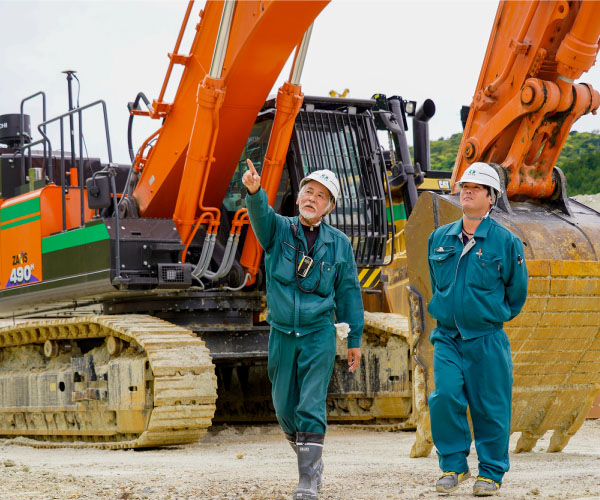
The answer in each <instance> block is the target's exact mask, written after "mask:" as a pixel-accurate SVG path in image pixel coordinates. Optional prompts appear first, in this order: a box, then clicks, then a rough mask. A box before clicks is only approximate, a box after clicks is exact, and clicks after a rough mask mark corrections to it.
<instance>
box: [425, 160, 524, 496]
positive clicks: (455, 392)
mask: <svg viewBox="0 0 600 500" xmlns="http://www.w3.org/2000/svg"><path fill="white" fill-rule="evenodd" d="M458 184H459V186H460V205H461V207H462V210H463V216H462V219H459V220H457V221H456V222H454V223H452V224H448V225H445V226H442V227H439V228H438V229H436V230H435V231H434V232H433V233H432V234H431V236H430V237H429V272H430V276H431V286H432V291H433V297H432V299H431V301H430V302H429V305H428V307H427V310H428V311H429V313H430V314H431V316H433V317H434V318H435V319H436V320H437V328H435V329H434V330H433V332H432V333H431V337H430V340H431V343H432V344H433V377H434V381H435V390H434V391H433V392H432V393H431V395H430V396H429V409H430V415H431V433H432V436H433V442H434V444H435V446H436V448H437V452H438V455H439V462H440V467H441V469H442V471H443V474H442V477H441V478H440V480H439V481H438V482H437V484H436V490H437V491H438V492H439V493H450V492H452V491H454V490H456V489H457V488H458V484H459V483H460V482H462V481H464V480H465V479H467V478H469V477H470V476H471V474H470V472H469V468H468V465H467V456H468V455H469V450H470V448H471V431H470V430H469V425H468V421H467V405H468V406H469V409H470V413H471V419H472V422H473V433H474V437H475V448H476V449H477V457H478V459H479V475H478V477H477V480H476V481H475V485H474V486H473V494H474V495H475V496H488V495H494V494H495V493H497V491H498V490H499V488H500V485H501V484H502V478H503V476H504V473H505V472H506V471H508V468H509V460H508V438H509V435H510V417H511V402H512V358H511V352H510V344H509V341H508V337H507V336H506V333H505V332H504V330H503V323H504V322H506V321H509V320H511V319H512V318H514V317H515V316H516V315H517V314H519V312H520V311H521V308H522V307H523V304H524V303H525V299H526V298H527V268H526V267H525V260H524V254H523V244H522V243H521V240H519V238H517V237H516V236H515V235H514V234H513V233H511V232H510V231H509V230H508V229H506V228H505V227H503V226H501V225H500V224H498V223H497V222H495V221H494V220H492V219H491V218H490V217H489V214H490V212H491V210H492V209H493V207H494V205H495V203H496V200H497V197H498V196H499V195H500V194H501V192H500V179H499V177H498V173H497V172H496V170H494V168H492V167H491V166H490V165H487V164H486V163H480V162H477V163H473V165H471V166H470V167H469V168H468V169H467V170H466V171H465V173H464V174H463V176H462V177H461V179H460V181H459V183H458Z"/></svg>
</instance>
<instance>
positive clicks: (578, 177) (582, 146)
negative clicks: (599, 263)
mask: <svg viewBox="0 0 600 500" xmlns="http://www.w3.org/2000/svg"><path fill="white" fill-rule="evenodd" d="M461 139H462V133H457V134H454V135H452V136H451V137H449V138H448V139H444V138H440V139H439V140H437V141H431V143H430V151H431V168H432V169H434V170H452V169H453V168H454V162H455V161H456V155H457V153H458V147H459V146H460V141H461ZM556 166H557V167H559V168H560V169H561V170H562V171H563V172H564V174H565V176H566V178H567V194H568V195H569V196H574V195H576V194H596V193H600V131H594V132H575V131H572V132H570V133H569V136H568V137H567V140H566V141H565V144H564V146H563V149H562V151H561V153H560V156H559V158H558V161H557V162H556Z"/></svg>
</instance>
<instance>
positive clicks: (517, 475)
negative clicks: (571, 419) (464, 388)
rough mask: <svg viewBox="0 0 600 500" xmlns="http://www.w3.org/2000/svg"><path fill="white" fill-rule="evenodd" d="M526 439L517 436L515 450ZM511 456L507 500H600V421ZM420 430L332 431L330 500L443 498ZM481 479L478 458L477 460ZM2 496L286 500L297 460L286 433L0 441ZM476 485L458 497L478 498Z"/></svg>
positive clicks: (242, 430)
mask: <svg viewBox="0 0 600 500" xmlns="http://www.w3.org/2000/svg"><path fill="white" fill-rule="evenodd" d="M517 437H518V435H513V436H512V438H511V448H514V445H515V443H516V438H517ZM549 437H550V436H549V435H547V436H545V437H544V438H543V439H542V440H540V441H539V442H538V445H537V446H536V447H535V449H534V451H533V452H531V453H524V454H517V455H515V454H512V453H511V458H510V459H511V470H510V472H509V473H508V474H507V475H506V477H505V480H504V484H503V486H502V489H501V493H500V496H501V497H504V498H509V499H515V500H516V499H519V500H520V499H555V500H558V499H560V500H562V499H573V500H575V499H584V498H585V499H588V500H592V499H593V500H600V420H588V421H586V423H585V424H584V426H583V427H582V428H581V430H580V431H579V432H578V433H577V434H576V435H575V436H574V437H573V438H572V439H571V441H570V443H569V444H568V446H567V447H566V448H565V450H564V451H563V452H562V453H552V454H550V453H546V452H545V451H543V450H544V449H545V447H546V446H547V444H548V442H549ZM413 441H414V433H413V432H376V431H372V430H356V429H353V428H351V427H346V426H331V427H330V429H329V432H328V434H327V438H326V442H325V444H326V446H325V451H324V460H325V475H324V484H323V489H322V491H321V495H320V496H319V498H320V499H323V500H324V499H330V500H345V499H352V500H361V499H364V500H367V499H368V500H380V499H381V500H384V499H396V500H410V499H428V498H438V495H437V494H436V493H435V492H434V491H433V486H432V485H433V484H434V483H435V481H436V479H437V478H438V476H439V470H438V465H437V458H436V456H435V454H434V453H432V454H431V455H430V456H429V457H427V458H420V459H411V458H409V457H408V454H409V451H410V448H411V446H412V443H413ZM469 465H470V467H471V470H472V472H473V473H475V472H476V470H477V460H476V456H475V451H474V450H473V452H472V454H471V457H469ZM0 471H1V472H0V474H1V475H0V481H1V482H0V484H1V486H0V499H2V500H26V499H36V500H50V499H60V500H63V499H81V500H83V499H111V500H134V499H147V500H192V499H194V500H217V499H219V500H233V499H236V500H259V499H260V500H279V499H282V500H283V499H290V498H291V493H292V491H293V489H294V487H295V484H296V483H295V481H296V480H297V479H296V478H297V476H296V462H295V456H294V455H293V452H292V450H291V448H290V447H289V445H288V444H287V442H286V441H285V440H284V438H283V435H282V434H281V431H280V430H279V428H278V427H277V426H275V425H268V426H261V427H224V428H223V427H221V428H219V429H213V430H211V432H209V434H208V435H207V436H206V437H205V438H204V439H202V440H201V441H199V442H198V443H195V444H192V445H187V446H180V447H175V448H170V449H155V450H146V451H131V450H129V451H106V450H95V449H69V448H62V449H53V450H49V449H35V448H31V447H28V446H22V445H19V444H18V440H2V441H0ZM472 485H473V480H472V479H471V480H468V481H466V483H464V484H463V485H461V487H460V489H459V490H458V491H457V492H456V493H457V494H453V495H451V497H452V498H454V499H457V500H458V499H466V498H472V496H471V494H470V493H471V488H472Z"/></svg>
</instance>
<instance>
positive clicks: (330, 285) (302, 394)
mask: <svg viewBox="0 0 600 500" xmlns="http://www.w3.org/2000/svg"><path fill="white" fill-rule="evenodd" d="M247 163H248V168H249V169H248V170H247V171H246V172H245V173H244V175H243V177H242V182H243V184H244V185H245V186H246V187H247V188H248V196H247V197H246V205H247V207H248V215H249V217H250V223H251V224H252V229H253V230H254V233H255V234H256V237H257V238H258V241H259V243H260V245H261V246H262V248H263V249H264V251H265V273H266V278H267V305H268V308H269V313H268V316H267V321H268V322H269V324H270V325H271V333H270V335H269V364H268V371H269V378H270V380H271V384H272V386H273V389H272V396H273V405H274V406H275V413H276V414H277V420H278V421H279V424H280V425H281V427H282V429H283V431H284V432H285V434H286V437H287V439H288V441H289V442H290V444H291V445H292V448H293V449H294V450H295V451H296V454H297V457H298V473H299V476H300V478H299V482H298V488H297V489H296V491H295V492H294V500H305V499H310V500H313V499H316V498H317V492H318V490H319V488H320V486H321V477H322V473H323V460H322V458H321V454H322V450H323V442H324V438H325V431H326V428H327V414H326V408H325V399H326V397H327V386H328V385H329V379H330V378H331V373H332V371H333V364H334V360H335V351H336V328H335V323H334V320H337V321H338V322H344V323H347V324H348V325H349V327H350V333H349V334H348V366H349V370H350V371H351V372H353V371H354V370H356V368H358V365H359V363H360V356H361V353H360V343H361V337H362V331H363V327H364V313H363V305H362V297H361V292H360V285H359V283H358V276H357V273H356V264H355V262H354V253H353V251H352V246H351V245H350V240H348V238H347V236H346V235H345V234H344V233H342V232H341V231H339V230H337V229H335V228H333V227H331V226H330V225H329V224H326V223H325V222H323V217H324V216H325V215H327V214H328V213H329V212H331V210H332V209H333V206H334V204H335V200H336V198H337V196H338V194H339V192H340V185H339V182H338V180H337V178H336V177H335V175H334V173H333V172H331V171H330V170H317V171H315V172H312V173H311V174H309V175H308V176H306V177H305V178H304V179H302V181H301V183H300V193H299V194H298V199H297V201H296V204H297V205H298V208H299V212H300V215H299V216H297V217H283V216H281V215H278V214H276V213H275V211H274V210H273V209H272V208H271V207H270V206H269V204H268V200H267V195H266V193H265V191H264V190H263V189H261V188H260V176H259V175H258V173H257V172H256V170H255V169H254V166H253V165H252V162H251V161H250V160H248V162H247Z"/></svg>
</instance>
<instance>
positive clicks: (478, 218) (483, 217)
mask: <svg viewBox="0 0 600 500" xmlns="http://www.w3.org/2000/svg"><path fill="white" fill-rule="evenodd" d="M493 209H494V207H491V208H490V209H489V211H488V213H487V214H485V215H482V216H480V217H471V216H470V215H467V214H466V212H465V211H464V210H463V216H464V217H465V219H468V220H484V219H487V218H488V217H489V216H490V212H491V211H492V210H493Z"/></svg>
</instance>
